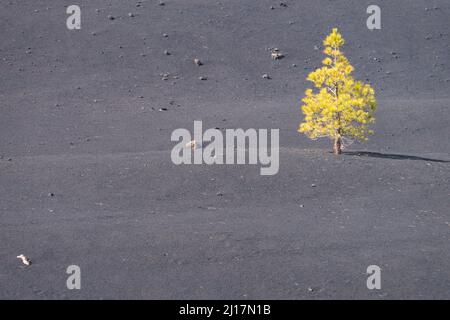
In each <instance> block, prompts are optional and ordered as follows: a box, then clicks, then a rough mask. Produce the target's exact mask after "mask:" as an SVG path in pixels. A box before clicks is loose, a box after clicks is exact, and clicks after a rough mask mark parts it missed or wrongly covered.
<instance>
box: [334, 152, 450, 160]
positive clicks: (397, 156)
mask: <svg viewBox="0 0 450 320" xmlns="http://www.w3.org/2000/svg"><path fill="white" fill-rule="evenodd" d="M343 154H345V155H349V156H358V157H370V158H381V159H394V160H420V161H428V162H440V163H450V161H447V160H440V159H430V158H423V157H417V156H410V155H403V154H388V153H380V152H370V151H344V152H343Z"/></svg>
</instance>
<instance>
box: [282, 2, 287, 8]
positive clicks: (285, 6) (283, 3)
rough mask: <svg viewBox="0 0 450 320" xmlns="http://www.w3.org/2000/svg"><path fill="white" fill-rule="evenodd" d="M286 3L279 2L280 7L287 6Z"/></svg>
mask: <svg viewBox="0 0 450 320" xmlns="http://www.w3.org/2000/svg"><path fill="white" fill-rule="evenodd" d="M287 6H288V5H287V3H285V2H280V7H284V8H287Z"/></svg>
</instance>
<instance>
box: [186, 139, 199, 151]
mask: <svg viewBox="0 0 450 320" xmlns="http://www.w3.org/2000/svg"><path fill="white" fill-rule="evenodd" d="M185 147H186V148H190V149H195V148H196V147H197V141H195V140H192V141H190V142H188V143H186V144H185Z"/></svg>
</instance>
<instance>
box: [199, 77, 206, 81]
mask: <svg viewBox="0 0 450 320" xmlns="http://www.w3.org/2000/svg"><path fill="white" fill-rule="evenodd" d="M198 80H201V81H206V80H208V78H206V77H203V76H202V77H198Z"/></svg>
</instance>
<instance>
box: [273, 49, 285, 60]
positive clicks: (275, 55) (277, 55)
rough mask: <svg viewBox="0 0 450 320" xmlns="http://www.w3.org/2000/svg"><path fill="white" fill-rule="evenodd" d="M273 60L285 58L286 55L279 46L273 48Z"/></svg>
mask: <svg viewBox="0 0 450 320" xmlns="http://www.w3.org/2000/svg"><path fill="white" fill-rule="evenodd" d="M271 56H272V60H280V59H283V58H284V55H283V54H282V53H281V52H280V50H278V49H277V48H274V49H272V54H271Z"/></svg>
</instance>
